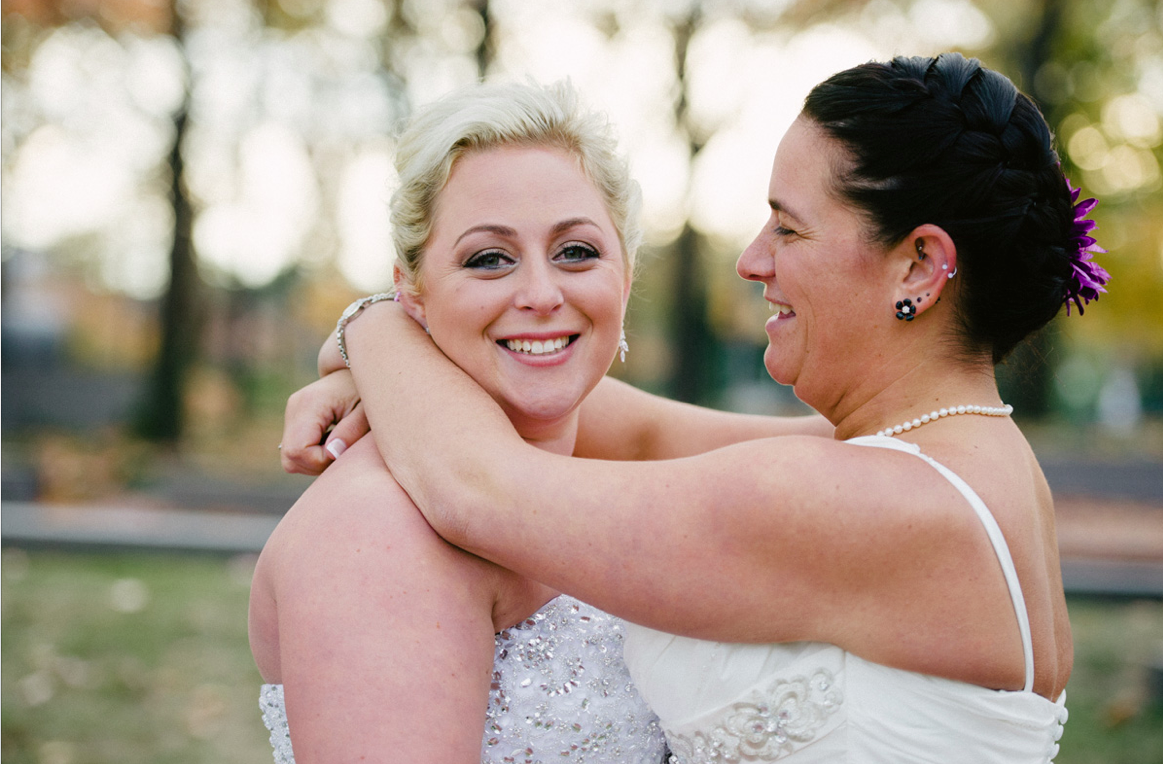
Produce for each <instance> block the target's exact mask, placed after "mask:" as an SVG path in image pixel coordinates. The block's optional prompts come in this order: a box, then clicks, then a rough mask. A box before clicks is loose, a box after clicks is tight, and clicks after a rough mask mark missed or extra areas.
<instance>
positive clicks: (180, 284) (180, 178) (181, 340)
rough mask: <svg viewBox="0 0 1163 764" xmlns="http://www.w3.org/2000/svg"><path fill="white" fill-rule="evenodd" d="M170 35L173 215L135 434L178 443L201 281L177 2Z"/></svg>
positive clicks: (197, 346) (196, 338)
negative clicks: (174, 102)
mask: <svg viewBox="0 0 1163 764" xmlns="http://www.w3.org/2000/svg"><path fill="white" fill-rule="evenodd" d="M169 34H170V36H172V37H173V38H174V40H175V41H177V45H178V50H179V51H181V52H182V66H183V70H184V72H185V77H184V80H185V83H186V87H185V93H184V95H183V97H182V103H181V105H180V106H179V107H178V110H177V112H176V113H175V114H174V142H173V146H172V147H171V148H170V152H169V157H168V159H167V164H168V167H169V174H170V204H171V205H172V209H173V215H174V218H173V219H174V227H173V243H172V244H171V245H170V257H169V275H170V277H169V283H168V284H167V286H166V292H165V295H164V296H163V297H162V300H161V305H160V316H159V320H160V325H161V343H160V346H159V347H158V352H157V357H156V360H155V361H154V367H153V372H152V374H151V376H150V381H149V387H148V388H147V389H146V394H145V398H144V400H143V401H142V404H141V409H140V411H139V413H138V420H137V428H136V429H137V431H138V433H139V434H141V435H142V436H144V437H145V438H147V439H149V440H155V441H160V442H166V443H171V444H174V443H177V441H178V440H179V439H180V438H181V436H182V432H183V425H184V423H185V406H184V401H185V395H184V393H185V389H186V383H187V380H188V378H189V370H190V369H191V368H192V367H193V366H194V364H195V363H196V361H197V359H198V357H199V355H200V352H201V342H200V328H201V326H202V320H203V300H202V291H203V285H202V278H201V276H200V274H199V272H198V262H197V259H196V256H195V252H194V237H193V226H194V210H193V207H192V205H191V203H190V198H189V194H188V192H187V189H186V179H185V162H184V161H183V158H182V150H183V147H184V143H185V138H186V125H187V123H188V121H189V113H190V85H189V83H190V66H189V63H188V61H187V60H186V56H185V48H186V43H185V24H184V22H183V19H182V11H181V8H180V6H179V3H178V2H177V0H174V1H173V2H171V4H170V29H169Z"/></svg>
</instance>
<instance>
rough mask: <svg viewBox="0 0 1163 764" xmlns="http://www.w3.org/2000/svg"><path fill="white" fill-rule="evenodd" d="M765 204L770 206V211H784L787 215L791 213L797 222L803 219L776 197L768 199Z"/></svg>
mask: <svg viewBox="0 0 1163 764" xmlns="http://www.w3.org/2000/svg"><path fill="white" fill-rule="evenodd" d="M767 205H768V206H769V207H771V210H772V212H783V213H786V214H788V215H791V216H792V218H794V219H795V220H796V221H797V222H800V223H802V222H804V219H803V218H802V217H800V216H799V215H797V214H796V212H795V210H793V209H790V208H789V207H788V206H787V205H786V204H784V203H783V202H781V201H779V200H778V199H768V200H767Z"/></svg>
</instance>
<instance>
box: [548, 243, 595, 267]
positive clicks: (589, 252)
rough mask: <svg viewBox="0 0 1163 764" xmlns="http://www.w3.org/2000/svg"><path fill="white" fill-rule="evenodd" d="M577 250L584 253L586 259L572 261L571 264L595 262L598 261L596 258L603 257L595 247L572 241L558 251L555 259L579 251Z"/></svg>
mask: <svg viewBox="0 0 1163 764" xmlns="http://www.w3.org/2000/svg"><path fill="white" fill-rule="evenodd" d="M577 250H580V251H581V252H583V253H584V257H581V258H574V259H571V262H581V261H583V260H593V259H596V258H599V257H601V256H602V253H601V252H599V251H598V250H597V249H595V248H594V247H591V246H590V245H589V244H583V243H581V242H580V241H571V242H569V243H568V244H566V245H565V246H563V247H562V248H561V249H560V250H559V251H558V253H557V255H555V258H556V257H560V256H562V255H564V254H565V253H566V252H570V251H577Z"/></svg>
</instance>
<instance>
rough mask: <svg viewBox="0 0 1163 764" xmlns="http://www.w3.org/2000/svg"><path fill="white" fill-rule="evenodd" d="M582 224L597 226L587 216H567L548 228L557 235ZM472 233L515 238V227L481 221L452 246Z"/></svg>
mask: <svg viewBox="0 0 1163 764" xmlns="http://www.w3.org/2000/svg"><path fill="white" fill-rule="evenodd" d="M583 225H592V226H594V227H595V228H598V227H599V226H598V224H597V223H595V222H594V221H593V220H591V219H589V218H587V217H576V218H567V219H565V220H562V221H561V222H558V223H554V224H553V228H552V229H550V230H551V231H552V233H553V234H554V235H557V234H560V233H562V232H564V231H568V230H569V229H571V228H576V227H578V226H583ZM474 233H495V234H497V235H498V236H504V237H507V238H510V239H512V238H515V237H516V236H517V231H516V229H513V228H510V227H509V226H505V225H497V224H495V223H483V224H481V225H474V226H473V227H472V228H469V229H468V230H466V231H465V232H464V233H462V234H461V235H460V236H458V237H457V238H456V242H454V246H455V245H456V244H459V243H460V242H461V239H463V238H464V237H466V236H470V235H472V234H474Z"/></svg>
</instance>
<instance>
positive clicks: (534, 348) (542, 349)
mask: <svg viewBox="0 0 1163 764" xmlns="http://www.w3.org/2000/svg"><path fill="white" fill-rule="evenodd" d="M568 344H569V337H558V338H557V339H553V340H533V341H529V340H506V341H505V345H506V347H508V348H509V350H512V351H513V352H514V353H528V354H529V355H544V354H545V353H555V352H557V351H558V350H561V349H562V348H563V347H565V346H566V345H568Z"/></svg>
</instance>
